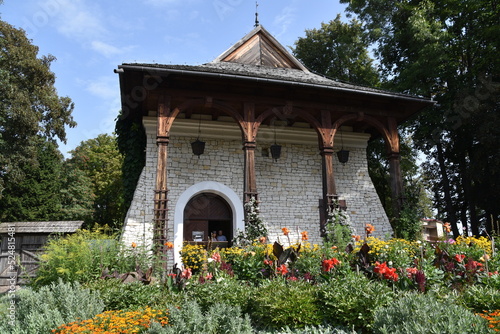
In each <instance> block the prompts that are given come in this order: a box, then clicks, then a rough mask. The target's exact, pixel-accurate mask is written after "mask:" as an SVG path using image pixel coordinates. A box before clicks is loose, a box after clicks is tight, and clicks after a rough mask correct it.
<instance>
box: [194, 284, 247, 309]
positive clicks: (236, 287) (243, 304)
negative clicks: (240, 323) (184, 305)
mask: <svg viewBox="0 0 500 334" xmlns="http://www.w3.org/2000/svg"><path fill="white" fill-rule="evenodd" d="M255 289H256V288H255V287H253V286H251V285H249V284H248V283H246V282H240V281H237V280H236V279H229V278H226V279H222V280H215V281H207V282H205V283H198V282H193V283H192V284H189V285H188V286H187V287H186V290H185V291H186V294H187V296H188V298H189V299H190V300H195V301H196V302H197V303H198V305H199V306H200V307H201V309H202V310H203V311H207V310H208V309H209V307H210V305H212V304H217V303H220V304H227V305H231V306H238V307H239V308H240V309H241V310H243V311H246V310H248V308H249V306H250V305H249V302H250V296H251V295H252V294H253V293H254V291H256V290H255Z"/></svg>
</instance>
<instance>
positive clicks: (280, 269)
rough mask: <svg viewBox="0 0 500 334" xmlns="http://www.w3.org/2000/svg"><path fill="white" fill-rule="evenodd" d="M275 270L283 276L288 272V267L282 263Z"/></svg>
mask: <svg viewBox="0 0 500 334" xmlns="http://www.w3.org/2000/svg"><path fill="white" fill-rule="evenodd" d="M276 271H277V272H278V273H280V274H281V275H282V276H285V275H286V274H287V273H288V268H287V267H286V266H285V265H284V264H282V265H281V266H279V267H278V268H276Z"/></svg>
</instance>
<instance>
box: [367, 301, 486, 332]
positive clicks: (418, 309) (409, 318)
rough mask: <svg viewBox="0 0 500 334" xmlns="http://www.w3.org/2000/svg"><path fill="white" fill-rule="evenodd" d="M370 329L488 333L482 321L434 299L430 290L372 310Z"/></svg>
mask: <svg viewBox="0 0 500 334" xmlns="http://www.w3.org/2000/svg"><path fill="white" fill-rule="evenodd" d="M373 332H374V333H376V334H378V333H380V334H400V333H401V334H403V333H404V334H408V333H414V334H417V333H422V334H424V333H425V334H429V333H431V334H432V333H436V334H438V333H439V334H446V333H449V334H454V333H464V334H465V333H478V334H479V333H491V332H490V331H489V329H488V328H487V325H486V321H485V320H484V319H482V318H480V317H479V316H477V315H474V313H472V312H471V311H469V310H467V309H466V308H464V307H463V306H458V305H455V304H450V303H445V302H443V301H440V300H437V299H436V296H434V295H432V294H426V295H422V294H408V295H406V296H404V297H402V298H401V299H399V300H397V301H395V302H393V303H392V304H390V305H388V306H385V307H381V308H379V309H377V310H376V312H375V321H374V324H373Z"/></svg>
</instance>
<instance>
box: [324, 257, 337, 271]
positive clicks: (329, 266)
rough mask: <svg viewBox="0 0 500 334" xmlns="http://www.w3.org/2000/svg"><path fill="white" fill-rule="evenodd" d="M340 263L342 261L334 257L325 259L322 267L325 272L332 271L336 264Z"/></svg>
mask: <svg viewBox="0 0 500 334" xmlns="http://www.w3.org/2000/svg"><path fill="white" fill-rule="evenodd" d="M339 264H340V261H339V260H337V259H336V258H334V257H333V258H331V259H329V260H323V262H322V263H321V268H322V269H323V271H324V272H330V271H331V270H332V269H333V268H334V267H335V266H338V265H339Z"/></svg>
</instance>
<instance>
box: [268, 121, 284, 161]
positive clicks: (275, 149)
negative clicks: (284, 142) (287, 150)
mask: <svg viewBox="0 0 500 334" xmlns="http://www.w3.org/2000/svg"><path fill="white" fill-rule="evenodd" d="M273 127H274V144H273V145H271V147H270V148H271V156H272V157H273V159H274V161H278V159H279V158H280V156H281V145H278V144H277V143H276V126H275V125H274V124H273Z"/></svg>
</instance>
